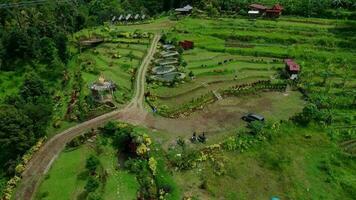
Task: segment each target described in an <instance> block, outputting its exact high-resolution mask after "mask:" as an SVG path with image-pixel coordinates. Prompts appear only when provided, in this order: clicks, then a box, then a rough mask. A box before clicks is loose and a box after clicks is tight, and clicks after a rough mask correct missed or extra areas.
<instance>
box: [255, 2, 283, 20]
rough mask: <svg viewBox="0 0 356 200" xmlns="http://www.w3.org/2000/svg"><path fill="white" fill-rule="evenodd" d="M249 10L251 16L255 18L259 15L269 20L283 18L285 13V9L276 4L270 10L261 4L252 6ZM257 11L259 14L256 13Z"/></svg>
mask: <svg viewBox="0 0 356 200" xmlns="http://www.w3.org/2000/svg"><path fill="white" fill-rule="evenodd" d="M249 8H250V11H249V12H248V14H249V16H250V17H255V18H256V17H257V16H259V15H263V16H265V17H268V18H278V17H280V16H281V14H282V11H283V7H282V6H281V5H280V4H275V5H274V6H273V7H272V8H268V7H266V6H264V5H261V4H251V5H250V6H249ZM256 11H258V12H259V13H256Z"/></svg>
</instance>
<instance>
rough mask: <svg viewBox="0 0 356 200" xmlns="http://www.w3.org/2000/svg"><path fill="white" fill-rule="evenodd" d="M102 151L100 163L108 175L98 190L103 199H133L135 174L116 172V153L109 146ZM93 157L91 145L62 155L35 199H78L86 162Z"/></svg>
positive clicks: (83, 180)
mask: <svg viewBox="0 0 356 200" xmlns="http://www.w3.org/2000/svg"><path fill="white" fill-rule="evenodd" d="M102 148H103V153H102V154H101V155H100V162H101V164H102V166H103V168H104V170H105V171H106V172H107V173H108V178H107V181H106V184H105V185H104V186H102V187H101V188H100V191H101V192H102V193H103V195H102V196H103V199H107V200H114V199H128V200H130V199H131V200H133V199H136V191H137V189H138V183H137V182H136V179H135V177H134V175H131V174H129V173H127V172H126V171H123V170H118V169H117V167H116V166H117V157H116V155H117V154H116V152H115V151H114V149H113V148H112V147H111V146H110V145H109V144H108V145H104V146H103V147H102ZM92 154H93V155H94V154H95V150H94V144H91V143H88V144H85V145H82V146H80V147H79V148H78V149H74V150H71V151H64V152H62V153H61V154H60V156H59V157H58V159H57V160H56V161H55V163H53V167H52V168H51V169H50V170H49V172H48V174H47V175H46V177H45V179H44V180H43V182H42V184H41V185H40V187H39V190H38V192H37V197H36V199H43V200H45V199H46V200H57V199H58V200H59V199H63V200H66V199H81V196H83V192H84V186H85V183H86V179H85V177H86V174H87V171H86V169H85V162H86V159H87V158H88V157H89V155H92Z"/></svg>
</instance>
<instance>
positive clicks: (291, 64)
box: [284, 59, 300, 79]
mask: <svg viewBox="0 0 356 200" xmlns="http://www.w3.org/2000/svg"><path fill="white" fill-rule="evenodd" d="M284 64H285V69H286V72H287V73H288V74H289V76H290V78H291V79H296V78H297V77H298V74H299V73H300V66H299V65H298V64H297V63H295V61H294V60H292V59H285V60H284Z"/></svg>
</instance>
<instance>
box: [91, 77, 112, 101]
mask: <svg viewBox="0 0 356 200" xmlns="http://www.w3.org/2000/svg"><path fill="white" fill-rule="evenodd" d="M90 90H91V92H92V95H93V98H94V100H95V101H98V102H107V101H112V99H113V95H114V92H115V90H116V85H115V84H114V83H113V82H112V81H108V80H105V78H104V76H103V75H100V77H99V79H98V80H97V81H96V82H95V83H93V84H91V85H90Z"/></svg>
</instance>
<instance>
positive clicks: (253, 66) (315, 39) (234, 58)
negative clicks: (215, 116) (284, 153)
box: [149, 17, 356, 120]
mask: <svg viewBox="0 0 356 200" xmlns="http://www.w3.org/2000/svg"><path fill="white" fill-rule="evenodd" d="M355 26H356V25H355V23H354V22H352V21H350V22H347V21H337V20H326V19H312V18H311V19H298V18H297V19H296V18H288V17H286V18H282V19H281V20H278V21H270V20H262V19H261V20H257V21H250V20H248V19H217V20H208V19H194V18H185V19H182V20H180V21H178V22H177V24H176V25H175V26H174V28H172V30H171V31H167V37H168V41H169V40H170V41H183V40H190V41H193V42H194V43H195V49H194V50H188V51H185V52H184V54H183V56H182V59H183V60H184V61H185V62H186V63H187V67H186V68H185V72H186V73H187V74H188V73H190V72H191V73H192V75H194V79H192V80H191V79H189V78H187V79H186V81H185V82H184V83H181V84H177V85H175V86H173V87H166V86H163V85H151V86H149V87H150V88H149V89H150V91H151V92H152V94H153V96H155V97H156V100H155V101H156V103H155V104H157V105H161V106H162V105H164V107H165V109H166V107H168V108H170V107H172V106H177V105H184V104H186V103H187V102H190V101H192V100H193V99H196V98H199V97H200V96H201V95H204V94H207V93H208V92H209V91H214V90H224V89H226V88H229V87H231V86H234V85H239V84H245V83H251V82H254V81H257V80H271V81H276V80H277V81H278V80H281V81H283V80H282V79H279V78H280V77H279V73H278V72H279V71H281V70H283V69H284V64H283V59H285V58H293V59H295V60H296V62H297V63H298V64H300V65H301V67H302V74H301V79H300V81H298V83H297V85H296V86H297V88H300V89H302V90H305V91H308V92H309V93H312V95H310V96H309V98H311V99H320V98H322V99H328V100H330V102H331V103H330V104H332V107H333V108H335V109H333V112H335V116H336V118H335V119H336V120H339V119H340V118H343V117H345V115H346V110H344V109H345V106H346V105H350V104H352V101H353V100H352V99H353V98H354V97H355V94H352V90H353V89H354V88H355V87H356V81H355V80H356V79H355V77H356V76H355V73H354V72H355V68H354V67H353V66H355V64H356V51H355V45H356V36H355V34H354V33H355V32H354V29H353V27H355ZM345 94H350V95H351V96H352V97H353V98H349V97H350V96H348V95H345ZM334 97H337V98H334ZM330 106H331V105H330Z"/></svg>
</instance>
